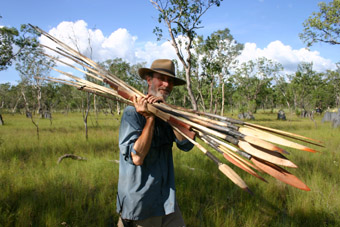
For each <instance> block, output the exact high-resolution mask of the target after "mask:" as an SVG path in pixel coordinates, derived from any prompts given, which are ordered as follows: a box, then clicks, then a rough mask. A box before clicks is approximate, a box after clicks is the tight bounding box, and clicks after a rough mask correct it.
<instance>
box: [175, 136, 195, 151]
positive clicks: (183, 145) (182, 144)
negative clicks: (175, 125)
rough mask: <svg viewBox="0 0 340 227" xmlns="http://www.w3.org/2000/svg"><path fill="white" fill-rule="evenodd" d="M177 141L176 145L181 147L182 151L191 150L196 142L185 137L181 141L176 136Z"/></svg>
mask: <svg viewBox="0 0 340 227" xmlns="http://www.w3.org/2000/svg"><path fill="white" fill-rule="evenodd" d="M175 142H176V145H177V147H178V148H179V149H181V150H182V151H190V150H191V149H192V148H193V147H194V144H192V143H191V142H190V141H189V140H187V139H184V140H181V141H179V140H178V139H177V138H176V137H175Z"/></svg>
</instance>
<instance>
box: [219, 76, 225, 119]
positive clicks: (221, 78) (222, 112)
mask: <svg viewBox="0 0 340 227" xmlns="http://www.w3.org/2000/svg"><path fill="white" fill-rule="evenodd" d="M220 83H222V91H221V92H222V94H221V96H222V103H221V116H223V114H224V81H223V77H222V75H220Z"/></svg>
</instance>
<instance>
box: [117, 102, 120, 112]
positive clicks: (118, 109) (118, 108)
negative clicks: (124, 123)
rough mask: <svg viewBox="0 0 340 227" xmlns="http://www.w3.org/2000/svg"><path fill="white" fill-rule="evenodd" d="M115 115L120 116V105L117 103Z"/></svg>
mask: <svg viewBox="0 0 340 227" xmlns="http://www.w3.org/2000/svg"><path fill="white" fill-rule="evenodd" d="M117 114H118V115H120V103H119V101H117Z"/></svg>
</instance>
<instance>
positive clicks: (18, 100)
mask: <svg viewBox="0 0 340 227" xmlns="http://www.w3.org/2000/svg"><path fill="white" fill-rule="evenodd" d="M21 97H22V95H20V96H19V98H18V99H17V101H16V102H15V105H14V107H13V108H12V114H14V113H15V112H16V111H17V106H18V104H19V102H20V100H21Z"/></svg>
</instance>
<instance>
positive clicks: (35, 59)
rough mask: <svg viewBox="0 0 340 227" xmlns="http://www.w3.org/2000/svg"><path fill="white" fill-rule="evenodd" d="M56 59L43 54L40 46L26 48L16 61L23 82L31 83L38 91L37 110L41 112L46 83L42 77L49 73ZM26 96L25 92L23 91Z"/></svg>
mask: <svg viewBox="0 0 340 227" xmlns="http://www.w3.org/2000/svg"><path fill="white" fill-rule="evenodd" d="M54 64H55V63H54V61H53V60H51V59H49V58H47V57H46V56H44V55H43V54H42V50H41V49H40V48H39V47H34V48H26V49H25V50H24V51H23V53H22V55H21V57H20V59H19V61H18V62H17V63H16V70H17V71H18V72H19V74H20V77H21V82H22V83H23V84H25V85H30V86H32V87H33V88H34V90H35V91H36V112H37V113H41V111H42V105H41V94H42V92H41V86H42V85H43V83H44V80H43V79H42V78H44V77H46V76H48V75H49V73H50V71H51V67H52V66H53V65H54ZM22 95H23V96H25V92H22Z"/></svg>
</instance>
